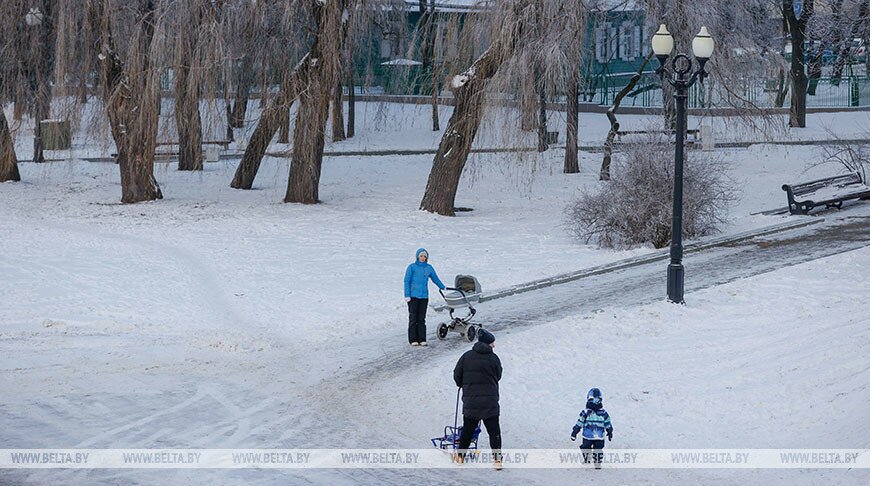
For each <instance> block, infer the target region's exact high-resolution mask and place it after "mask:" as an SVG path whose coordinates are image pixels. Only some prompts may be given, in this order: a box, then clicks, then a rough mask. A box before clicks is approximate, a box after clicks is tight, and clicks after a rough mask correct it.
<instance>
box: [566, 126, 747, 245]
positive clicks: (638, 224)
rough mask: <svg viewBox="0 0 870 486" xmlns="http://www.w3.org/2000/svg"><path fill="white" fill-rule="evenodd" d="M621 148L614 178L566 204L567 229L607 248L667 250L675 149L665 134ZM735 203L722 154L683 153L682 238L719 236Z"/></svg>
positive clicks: (733, 189) (730, 180) (731, 181)
mask: <svg viewBox="0 0 870 486" xmlns="http://www.w3.org/2000/svg"><path fill="white" fill-rule="evenodd" d="M622 148H623V150H622V151H621V152H620V153H619V154H617V157H615V158H614V162H613V167H612V179H611V180H610V181H609V182H603V183H601V185H600V186H599V187H598V188H597V189H596V190H594V191H586V192H584V193H582V194H581V195H580V196H579V197H578V198H577V199H576V200H575V201H574V202H572V203H571V204H570V205H569V206H568V208H567V210H566V213H567V215H566V216H567V222H566V226H567V228H568V230H569V231H570V232H571V233H572V234H573V235H575V236H576V237H577V238H580V239H581V240H583V241H585V242H587V243H589V242H592V241H594V242H596V243H597V244H598V245H599V246H602V247H606V248H614V247H631V246H635V245H643V244H652V245H653V246H654V247H655V248H662V247H665V246H667V245H669V244H670V241H671V214H672V208H673V190H674V189H673V188H674V145H673V143H672V142H669V141H668V140H667V137H666V136H664V135H661V136H659V135H646V136H644V137H643V138H642V139H640V140H638V141H637V142H635V143H630V144H625V145H623V146H622ZM736 199H737V191H736V189H735V182H734V181H733V179H731V177H729V175H728V166H727V165H726V164H725V163H724V161H723V159H722V157H721V156H716V155H713V154H712V153H710V152H698V151H690V150H687V151H686V157H685V162H684V165H683V238H697V237H701V236H706V235H710V234H713V233H717V232H718V231H719V228H720V227H721V225H722V224H723V223H725V221H726V219H725V218H726V216H727V214H728V207H729V205H730V204H731V203H733V202H734V201H735V200H736Z"/></svg>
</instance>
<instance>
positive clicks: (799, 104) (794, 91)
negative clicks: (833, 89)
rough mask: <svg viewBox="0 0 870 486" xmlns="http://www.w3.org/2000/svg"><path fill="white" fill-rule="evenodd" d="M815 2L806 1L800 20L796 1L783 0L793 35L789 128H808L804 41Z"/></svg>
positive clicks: (785, 13) (784, 10) (784, 11)
mask: <svg viewBox="0 0 870 486" xmlns="http://www.w3.org/2000/svg"><path fill="white" fill-rule="evenodd" d="M813 1H814V0H804V2H803V11H802V12H801V16H800V18H797V17H795V13H794V5H793V4H794V0H783V2H782V9H783V14H784V15H785V16H786V18H787V19H788V30H789V33H790V34H791V46H792V47H791V109H790V114H789V126H790V127H795V128H804V127H806V126H807V85H808V80H807V73H806V69H805V66H804V64H805V63H804V40H805V38H806V26H807V22H808V21H809V19H810V17H811V16H812V15H813V7H814V5H813Z"/></svg>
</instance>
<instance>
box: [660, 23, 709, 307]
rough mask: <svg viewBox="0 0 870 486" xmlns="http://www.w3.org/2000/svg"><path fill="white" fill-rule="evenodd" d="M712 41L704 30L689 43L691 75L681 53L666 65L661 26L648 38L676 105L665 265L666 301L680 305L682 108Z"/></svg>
mask: <svg viewBox="0 0 870 486" xmlns="http://www.w3.org/2000/svg"><path fill="white" fill-rule="evenodd" d="M713 46H714V44H713V38H712V37H711V36H710V33H709V32H707V28H706V27H701V31H700V32H698V35H696V36H695V39H694V40H692V53H693V54H694V55H695V60H697V61H698V69H697V70H695V71H694V72H692V67H693V66H692V60H691V59H689V57H688V56H686V55H685V54H677V55H675V56H674V57H673V58H672V59H671V65H670V69H669V68H668V66H667V64H666V62H667V60H668V58H669V57H670V55H671V52H672V51H673V50H674V38H673V36H671V34H670V32H668V29H667V27H665V24H662V25H661V26H660V27H659V30H658V32H656V33H655V35H654V36H653V38H652V49H653V52H654V53H655V55H656V57H657V58H658V60H659V68H658V70H657V71H656V72H657V73H658V75H659V76H660V77H661V80H662V87H664V83H665V80H667V82H668V84H670V85H671V86H673V87H674V99H675V101H676V104H677V126H676V144H675V145H676V147H675V149H674V210H673V215H672V219H671V262H670V264H669V265H668V300H669V301H670V302H673V303H676V304H683V303H684V302H685V301H684V300H683V289H684V285H683V280H684V274H685V270H684V269H683V160H684V155H685V140H686V109H687V104H688V97H689V88H690V87H692V85H693V84H695V81H700V82H701V83H703V82H704V77H706V76H707V72H706V71H704V65H705V64H706V63H707V60H709V59H710V56H711V55H712V54H713Z"/></svg>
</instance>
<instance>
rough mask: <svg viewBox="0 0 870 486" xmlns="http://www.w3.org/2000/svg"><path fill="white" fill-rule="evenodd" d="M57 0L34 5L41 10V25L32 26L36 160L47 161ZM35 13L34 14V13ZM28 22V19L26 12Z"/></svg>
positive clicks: (47, 0) (31, 63) (34, 157)
mask: <svg viewBox="0 0 870 486" xmlns="http://www.w3.org/2000/svg"><path fill="white" fill-rule="evenodd" d="M56 1H57V0H41V1H37V2H35V4H36V6H35V7H31V8H35V9H37V11H38V12H40V13H39V14H38V15H39V16H40V17H39V23H38V25H35V26H32V27H30V29H28V30H34V31H36V32H35V33H34V34H33V35H32V38H33V41H34V44H32V47H31V49H30V52H31V53H32V57H31V59H30V66H31V68H32V74H31V90H32V93H33V98H34V102H35V103H34V104H35V107H34V110H33V115H34V127H33V161H34V162H44V161H45V154H44V153H43V150H44V145H45V144H44V141H43V135H42V125H41V121H42V120H45V119H46V118H48V117H49V116H50V114H51V94H52V93H51V74H52V69H53V64H54V48H55V43H56V41H57V39H56V32H57V30H56V28H55V27H56V25H55V24H56V15H55V7H56V5H55V2H56ZM31 15H32V14H31ZM25 24H27V19H26V16H25Z"/></svg>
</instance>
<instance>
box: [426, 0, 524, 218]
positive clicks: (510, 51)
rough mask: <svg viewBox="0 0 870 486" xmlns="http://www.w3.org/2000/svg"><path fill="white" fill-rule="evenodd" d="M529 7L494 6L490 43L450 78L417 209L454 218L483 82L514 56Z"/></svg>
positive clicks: (519, 1)
mask: <svg viewBox="0 0 870 486" xmlns="http://www.w3.org/2000/svg"><path fill="white" fill-rule="evenodd" d="M530 4H531V1H530V0H514V1H510V2H504V5H502V6H500V7H496V8H498V10H497V11H494V12H492V14H493V17H495V18H496V19H497V20H494V21H493V38H492V43H491V44H490V46H489V47H488V48H487V49H486V51H484V53H483V54H481V55H480V57H478V58H477V60H475V61H474V63H473V64H472V65H471V66H470V67H469V68H468V69H467V70H466V71H465V72H463V73H461V74H459V75H457V76H454V77H453V79H452V81H451V83H450V89H451V91H452V92H453V97H454V100H455V101H454V108H453V114H452V115H451V116H450V120H449V121H448V122H447V128H446V129H445V130H444V135H443V136H442V137H441V142H440V143H439V144H438V151H437V152H436V153H435V160H434V161H433V162H432V170H431V171H430V172H429V179H428V181H427V182H426V193H425V194H424V195H423V200H422V201H421V202H420V209H423V210H425V211H429V212H433V213H437V214H441V215H444V216H453V215H454V209H453V206H454V202H455V201H456V191H457V189H458V187H459V180H460V178H461V177H462V171H463V169H464V168H465V164H466V162H467V161H468V154H469V153H470V152H471V144H472V143H473V142H474V137H475V136H476V135H477V131H478V129H479V128H480V122H481V119H482V117H483V109H484V103H485V94H486V87H487V82H488V81H489V80H490V78H492V77H493V76H495V74H496V73H497V72H498V69H499V67H501V65H502V64H503V63H504V62H505V60H506V59H508V58H510V57H511V56H513V55H514V51H515V50H516V48H517V43H518V42H519V41H520V40H521V38H522V36H523V33H524V28H527V27H526V26H527V24H528V16H529V14H530V12H528V8H529V5H530Z"/></svg>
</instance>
